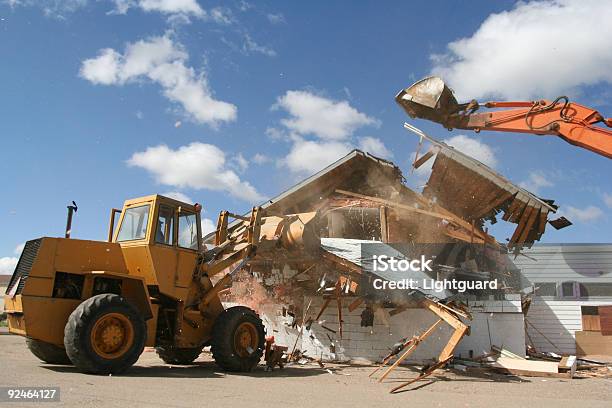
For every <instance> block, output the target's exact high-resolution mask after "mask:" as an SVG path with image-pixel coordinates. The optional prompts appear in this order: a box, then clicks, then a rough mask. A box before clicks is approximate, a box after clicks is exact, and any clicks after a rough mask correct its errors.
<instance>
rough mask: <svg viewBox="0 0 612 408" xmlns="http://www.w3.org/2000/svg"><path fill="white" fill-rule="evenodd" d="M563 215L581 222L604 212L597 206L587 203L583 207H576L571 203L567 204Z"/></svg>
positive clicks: (590, 219)
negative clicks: (586, 205) (587, 204)
mask: <svg viewBox="0 0 612 408" xmlns="http://www.w3.org/2000/svg"><path fill="white" fill-rule="evenodd" d="M564 215H565V216H566V217H567V218H569V219H570V221H576V220H578V221H581V222H592V221H596V220H598V219H600V218H601V217H603V215H604V213H603V211H601V209H600V208H599V207H595V206H594V205H589V206H588V207H585V208H576V207H572V206H571V205H570V206H568V207H567V208H566V209H565V211H564Z"/></svg>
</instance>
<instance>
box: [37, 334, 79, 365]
mask: <svg viewBox="0 0 612 408" xmlns="http://www.w3.org/2000/svg"><path fill="white" fill-rule="evenodd" d="M26 345H27V346H28V348H29V349H30V351H31V352H32V354H34V355H35V356H36V357H38V358H39V359H40V360H42V361H44V362H45V363H49V364H63V365H68V364H72V363H71V362H70V359H69V358H68V354H66V350H64V349H63V348H61V347H59V346H56V345H55V344H51V343H47V342H45V341H40V340H35V339H33V338H31V337H26Z"/></svg>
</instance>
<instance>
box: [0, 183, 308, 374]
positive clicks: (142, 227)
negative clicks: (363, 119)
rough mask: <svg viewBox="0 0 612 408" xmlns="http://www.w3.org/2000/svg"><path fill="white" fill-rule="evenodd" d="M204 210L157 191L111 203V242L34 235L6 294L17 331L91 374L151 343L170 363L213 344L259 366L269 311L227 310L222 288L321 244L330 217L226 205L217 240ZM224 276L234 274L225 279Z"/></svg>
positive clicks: (231, 364) (240, 364)
mask: <svg viewBox="0 0 612 408" xmlns="http://www.w3.org/2000/svg"><path fill="white" fill-rule="evenodd" d="M200 210H201V206H200V205H199V204H195V205H190V204H187V203H183V202H180V201H177V200H174V199H171V198H168V197H163V196H160V195H153V196H147V197H142V198H138V199H133V200H128V201H126V202H125V204H124V206H123V209H122V210H117V209H113V210H112V211H111V217H110V225H109V238H108V242H100V241H86V240H78V239H70V238H48V237H44V238H39V239H35V240H31V241H28V242H27V243H26V244H25V247H24V249H23V252H22V254H21V256H20V258H19V262H18V263H17V266H16V268H15V272H14V273H13V276H12V278H11V280H10V282H9V285H8V288H7V291H6V295H5V305H6V306H5V309H6V313H7V316H8V324H9V331H10V332H11V333H14V334H19V335H23V336H25V337H26V344H27V345H28V347H29V348H30V350H31V351H32V353H33V354H34V355H35V356H36V357H38V358H39V359H41V360H43V361H45V362H47V363H52V364H74V365H75V366H76V367H77V368H78V369H79V370H80V371H83V372H87V373H95V374H109V373H121V372H122V371H124V370H126V369H127V368H129V367H130V366H132V365H133V364H134V363H135V362H136V360H138V357H139V356H140V354H141V353H142V351H143V349H144V347H145V346H152V347H155V348H156V350H157V353H158V354H159V356H160V357H161V358H162V359H163V360H164V361H165V362H167V363H170V364H189V363H191V362H193V361H194V360H195V359H196V358H197V357H198V355H199V354H200V352H201V351H202V348H203V347H204V346H207V345H210V346H211V351H212V354H213V357H214V359H215V361H216V363H217V364H218V365H219V366H220V367H221V368H222V369H225V370H228V371H249V370H251V369H253V367H255V366H256V365H257V364H258V362H259V360H260V358H261V356H262V354H263V350H264V336H265V331H264V326H263V324H262V321H261V319H260V318H259V316H258V315H257V313H256V312H255V311H253V310H251V309H249V308H247V307H244V306H236V307H231V308H229V309H224V307H223V305H222V303H221V301H220V299H219V296H218V295H219V292H220V291H222V290H224V289H227V288H228V287H229V286H230V285H231V281H232V277H233V275H234V274H235V273H236V272H237V271H238V270H240V269H241V268H242V267H244V266H245V265H246V264H247V262H248V261H249V260H250V259H252V258H253V257H255V256H261V254H265V253H266V252H269V251H285V252H287V254H288V255H289V256H290V254H291V253H292V252H294V251H312V250H317V249H318V247H319V235H318V232H319V226H318V217H317V214H316V213H304V214H295V215H289V216H282V217H277V216H271V217H263V216H262V210H261V209H260V208H258V207H255V208H253V210H252V212H251V214H250V216H248V217H244V216H239V215H235V214H231V213H229V212H226V211H224V212H222V213H221V215H220V216H219V220H218V226H217V227H218V228H217V231H216V235H215V246H214V247H212V248H211V249H206V247H205V246H204V245H203V243H202V232H201V220H200ZM71 215H72V212H71V211H70V212H69V225H68V227H67V236H69V229H70V218H71ZM117 218H118V222H117V223H116V224H117V226H116V228H115V220H116V219H117ZM232 219H234V221H233V222H231V223H230V220H232ZM223 272H224V273H225V274H224V275H222V273H223ZM215 275H219V276H223V277H222V278H221V279H218V280H217V281H216V283H214V284H213V280H211V278H213V277H214V276H215Z"/></svg>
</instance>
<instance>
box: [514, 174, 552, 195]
mask: <svg viewBox="0 0 612 408" xmlns="http://www.w3.org/2000/svg"><path fill="white" fill-rule="evenodd" d="M554 185H555V184H554V183H553V182H552V181H550V178H549V177H547V176H546V174H544V173H543V172H542V171H532V172H531V173H529V178H528V179H527V180H524V181H521V182H520V183H519V186H521V187H523V188H524V189H526V190H528V191H530V192H532V193H534V194H539V192H540V189H541V188H544V187H552V186H554Z"/></svg>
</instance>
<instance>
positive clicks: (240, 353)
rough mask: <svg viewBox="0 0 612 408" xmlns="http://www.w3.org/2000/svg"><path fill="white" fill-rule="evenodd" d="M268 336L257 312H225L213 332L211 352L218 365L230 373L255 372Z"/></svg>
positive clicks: (235, 309)
mask: <svg viewBox="0 0 612 408" xmlns="http://www.w3.org/2000/svg"><path fill="white" fill-rule="evenodd" d="M265 333H266V332H265V329H264V325H263V323H262V322H261V319H260V318H259V315H257V313H255V311H254V310H251V309H249V308H248V307H245V306H235V307H231V308H229V309H226V310H224V311H223V312H222V313H221V314H220V315H219V316H218V317H217V320H215V323H214V325H213V330H212V339H211V348H210V350H211V352H212V355H213V358H214V359H215V362H216V363H217V365H218V366H219V367H221V368H222V369H224V370H226V371H243V372H248V371H251V370H253V368H255V367H256V366H257V364H258V363H259V360H261V356H262V355H263V352H264V339H265V335H266V334H265Z"/></svg>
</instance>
